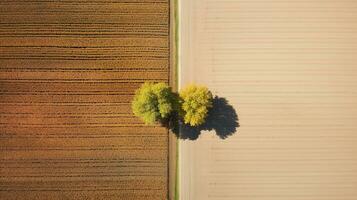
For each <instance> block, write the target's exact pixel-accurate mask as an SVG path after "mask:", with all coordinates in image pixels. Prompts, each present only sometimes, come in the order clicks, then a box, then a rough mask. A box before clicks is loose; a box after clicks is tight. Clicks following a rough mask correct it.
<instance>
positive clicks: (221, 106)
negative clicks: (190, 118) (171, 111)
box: [170, 96, 239, 140]
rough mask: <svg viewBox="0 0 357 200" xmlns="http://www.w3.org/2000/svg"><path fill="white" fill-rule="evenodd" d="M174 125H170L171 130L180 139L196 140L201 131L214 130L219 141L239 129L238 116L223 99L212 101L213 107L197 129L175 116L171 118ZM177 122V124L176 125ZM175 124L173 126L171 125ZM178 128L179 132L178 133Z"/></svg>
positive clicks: (218, 98) (217, 98) (216, 98)
mask: <svg viewBox="0 0 357 200" xmlns="http://www.w3.org/2000/svg"><path fill="white" fill-rule="evenodd" d="M172 120H173V121H176V123H171V126H170V128H171V130H172V131H173V132H174V133H175V135H176V136H177V137H178V138H180V139H184V140H186V139H189V140H196V139H197V138H198V137H199V136H200V134H201V132H202V131H212V130H214V131H215V132H216V134H217V135H218V136H219V137H220V138H221V139H226V138H227V137H229V136H231V135H233V134H234V133H236V132H237V128H238V127H239V122H238V115H237V113H236V111H235V109H234V108H233V106H231V105H230V104H229V103H228V101H227V100H226V99H225V98H222V97H217V96H216V97H215V98H214V99H213V106H212V108H211V109H210V111H209V112H208V116H207V118H206V122H205V123H204V124H203V125H201V126H198V127H192V126H189V125H186V124H184V123H183V122H182V120H179V119H178V117H177V115H175V116H173V117H172ZM177 121H178V122H179V123H178V124H177ZM172 124H175V125H172ZM179 127H180V131H179Z"/></svg>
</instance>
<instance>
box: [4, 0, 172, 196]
mask: <svg viewBox="0 0 357 200" xmlns="http://www.w3.org/2000/svg"><path fill="white" fill-rule="evenodd" d="M169 7H170V6H169V1H168V0H128V1H125V2H124V1H109V0H91V1H87V0H77V1H67V0H66V1H43V0H35V1H21V0H11V1H7V0H6V1H1V2H0V12H1V16H0V21H1V24H0V44H1V45H0V52H1V54H0V95H1V96H0V130H1V131H0V148H1V150H0V199H2V200H10V199H21V200H26V199H31V200H32V199H38V200H42V199H46V200H47V199H51V200H52V199H53V200H56V199H76V200H77V199H79V200H80V199H86V200H87V199H93V200H94V199H95V200H100V199H106V200H110V199H125V200H130V199H135V200H136V199H148V200H156V199H160V200H161V199H167V197H168V165H169V164H168V162H169V161H168V151H169V148H168V145H169V137H168V131H167V130H166V129H165V128H163V127H159V126H145V125H144V124H143V123H142V122H140V121H139V120H138V119H137V118H135V117H134V116H133V115H132V113H131V109H130V101H131V99H132V96H133V94H134V91H135V89H137V88H138V87H139V85H140V84H141V83H143V82H145V81H163V82H167V83H169V71H170V70H169V65H170V59H169V58H170V42H169V40H170V38H169V29H170V23H169Z"/></svg>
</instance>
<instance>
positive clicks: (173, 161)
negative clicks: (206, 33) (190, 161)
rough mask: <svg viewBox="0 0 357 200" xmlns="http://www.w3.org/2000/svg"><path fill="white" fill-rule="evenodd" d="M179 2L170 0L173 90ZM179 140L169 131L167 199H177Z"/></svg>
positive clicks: (176, 84) (176, 71)
mask: <svg viewBox="0 0 357 200" xmlns="http://www.w3.org/2000/svg"><path fill="white" fill-rule="evenodd" d="M178 6H179V4H178V0H171V1H170V9H169V10H170V48H171V53H170V57H171V58H170V85H171V87H172V89H173V91H178V89H179V88H178V87H179V34H178V30H179V16H178V14H179V13H178V12H179V7H178ZM178 149H179V141H178V139H177V138H176V136H175V134H174V133H171V132H169V158H168V159H169V172H168V175H169V180H168V184H169V185H168V199H170V200H179V170H178V169H179V152H178Z"/></svg>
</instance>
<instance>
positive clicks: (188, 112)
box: [180, 85, 212, 126]
mask: <svg viewBox="0 0 357 200" xmlns="http://www.w3.org/2000/svg"><path fill="white" fill-rule="evenodd" d="M180 98H181V109H180V115H181V116H182V117H183V120H184V123H185V124H189V125H191V126H198V125H201V124H203V123H204V122H205V118H206V117H207V113H208V110H209V108H211V107H212V93H211V92H210V91H209V90H208V88H207V87H204V86H197V85H189V86H187V87H186V88H184V89H183V90H182V91H181V92H180Z"/></svg>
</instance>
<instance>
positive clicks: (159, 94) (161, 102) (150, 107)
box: [132, 83, 175, 124]
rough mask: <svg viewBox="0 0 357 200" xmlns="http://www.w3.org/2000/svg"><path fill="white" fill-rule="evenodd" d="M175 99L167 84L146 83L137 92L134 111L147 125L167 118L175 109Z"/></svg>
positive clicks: (133, 106)
mask: <svg viewBox="0 0 357 200" xmlns="http://www.w3.org/2000/svg"><path fill="white" fill-rule="evenodd" d="M174 102H175V97H174V94H173V93H172V92H171V89H170V87H169V86H168V85H167V84H165V83H144V84H143V85H142V86H141V87H140V88H139V89H138V90H136V92H135V96H134V99H133V102H132V110H133V113H134V114H135V116H137V117H140V118H141V119H142V120H143V121H144V122H145V124H154V123H155V122H159V121H162V120H164V119H165V118H167V117H168V116H169V115H170V113H171V112H173V109H174Z"/></svg>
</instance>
